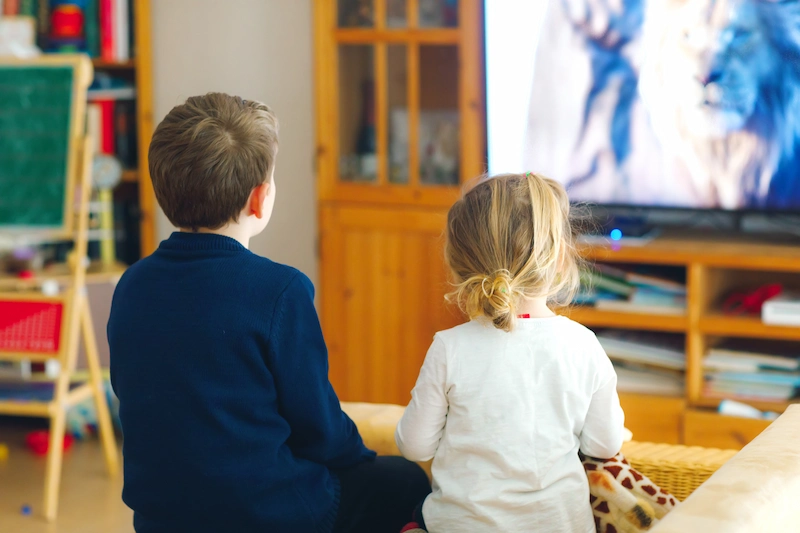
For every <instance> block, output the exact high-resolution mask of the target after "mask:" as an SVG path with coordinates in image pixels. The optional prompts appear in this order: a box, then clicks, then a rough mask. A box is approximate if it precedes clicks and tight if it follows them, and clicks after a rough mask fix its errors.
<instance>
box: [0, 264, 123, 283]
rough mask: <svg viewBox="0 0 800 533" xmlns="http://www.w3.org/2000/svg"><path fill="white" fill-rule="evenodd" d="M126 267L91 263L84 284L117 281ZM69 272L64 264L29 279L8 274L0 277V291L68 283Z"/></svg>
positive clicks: (49, 268) (51, 267)
mask: <svg viewBox="0 0 800 533" xmlns="http://www.w3.org/2000/svg"><path fill="white" fill-rule="evenodd" d="M126 268H127V267H126V266H125V265H124V264H122V263H119V262H116V263H114V264H112V265H105V264H103V263H101V262H99V261H96V262H93V263H92V264H90V265H89V268H88V269H87V270H86V283H110V282H114V281H116V280H117V279H119V277H120V276H122V274H123V273H124V272H125V269H126ZM70 279H71V278H70V270H69V267H68V266H67V265H66V264H58V265H53V266H50V267H48V268H46V269H45V270H43V271H41V272H38V273H37V274H36V276H35V277H33V278H31V279H21V278H19V277H17V276H12V275H8V274H3V275H0V290H27V289H32V288H35V287H37V286H38V285H41V283H42V282H43V281H49V280H55V281H58V282H60V283H63V282H66V281H69V280H70Z"/></svg>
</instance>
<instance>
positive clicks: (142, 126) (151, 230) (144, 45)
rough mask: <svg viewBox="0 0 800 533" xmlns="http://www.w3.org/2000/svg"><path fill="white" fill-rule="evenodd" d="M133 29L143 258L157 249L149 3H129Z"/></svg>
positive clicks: (138, 1)
mask: <svg viewBox="0 0 800 533" xmlns="http://www.w3.org/2000/svg"><path fill="white" fill-rule="evenodd" d="M132 2H133V17H134V20H135V23H134V24H133V29H134V32H135V35H134V39H135V41H136V58H135V59H134V60H133V66H135V68H136V116H137V119H138V120H137V125H136V126H137V135H138V137H139V138H138V141H139V172H138V182H139V209H140V211H141V213H142V219H141V223H140V235H141V246H140V249H141V254H142V257H145V256H147V255H150V254H151V253H153V252H154V251H155V249H156V245H157V244H158V239H157V236H156V219H157V216H158V206H157V205H156V195H155V192H154V191H153V183H152V182H151V181H150V167H149V164H148V159H147V150H148V147H149V146H150V138H151V137H152V136H153V129H154V126H153V47H152V43H151V39H152V15H151V9H150V0H132Z"/></svg>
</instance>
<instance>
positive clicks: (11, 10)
mask: <svg viewBox="0 0 800 533" xmlns="http://www.w3.org/2000/svg"><path fill="white" fill-rule="evenodd" d="M3 15H5V16H6V17H14V16H17V15H19V0H4V1H3Z"/></svg>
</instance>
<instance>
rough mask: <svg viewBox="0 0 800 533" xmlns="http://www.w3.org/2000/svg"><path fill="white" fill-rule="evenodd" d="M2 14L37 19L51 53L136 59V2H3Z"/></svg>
mask: <svg viewBox="0 0 800 533" xmlns="http://www.w3.org/2000/svg"><path fill="white" fill-rule="evenodd" d="M81 8H83V9H82V10H81ZM0 14H2V15H5V16H26V17H32V18H34V19H36V28H37V33H38V41H39V46H40V47H41V48H42V49H43V50H45V51H48V52H76V51H77V52H86V53H88V54H89V55H90V56H92V57H99V58H102V59H103V60H104V61H110V62H124V61H129V60H130V59H131V57H133V51H132V50H133V45H134V42H133V28H132V22H133V0H85V1H84V2H54V1H52V0H0Z"/></svg>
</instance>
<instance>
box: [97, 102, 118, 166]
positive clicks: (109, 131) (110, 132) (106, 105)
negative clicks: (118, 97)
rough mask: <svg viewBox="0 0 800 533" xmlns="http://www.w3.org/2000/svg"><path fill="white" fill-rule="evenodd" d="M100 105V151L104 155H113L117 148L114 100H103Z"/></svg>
mask: <svg viewBox="0 0 800 533" xmlns="http://www.w3.org/2000/svg"><path fill="white" fill-rule="evenodd" d="M97 103H98V104H99V105H100V113H101V117H100V128H101V129H100V131H101V143H100V150H101V151H102V152H103V153H104V154H113V153H114V148H115V144H116V142H115V140H114V137H115V134H114V100H101V101H100V102H97Z"/></svg>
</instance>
